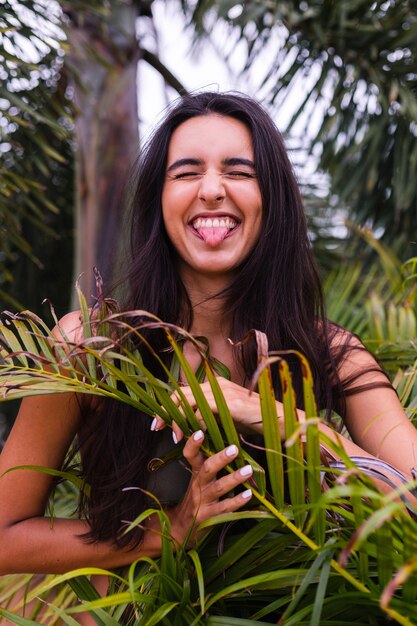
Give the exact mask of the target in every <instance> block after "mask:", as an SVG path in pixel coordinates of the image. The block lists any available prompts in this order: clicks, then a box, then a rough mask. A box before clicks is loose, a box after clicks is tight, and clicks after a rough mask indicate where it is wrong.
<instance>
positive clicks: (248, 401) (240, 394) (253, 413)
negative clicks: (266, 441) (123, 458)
mask: <svg viewBox="0 0 417 626" xmlns="http://www.w3.org/2000/svg"><path fill="white" fill-rule="evenodd" d="M217 381H218V383H219V385H220V387H221V390H222V392H223V395H224V398H225V400H226V404H227V406H228V407H229V411H230V414H231V416H232V418H233V421H234V422H235V425H236V428H237V430H238V431H239V432H241V433H244V434H248V433H262V416H261V406H260V402H259V394H258V393H256V392H254V391H253V392H250V391H249V390H248V389H246V388H245V387H241V386H240V385H237V384H236V383H233V382H231V381H230V380H227V379H226V378H222V377H217ZM201 390H202V391H203V393H204V395H205V397H206V400H207V402H208V404H209V407H210V409H211V410H212V411H213V413H214V414H215V415H216V413H217V405H216V401H215V399H214V395H213V391H212V389H211V386H210V383H209V382H205V383H202V384H201ZM181 391H182V393H183V394H184V396H185V399H186V400H187V402H188V403H189V405H190V406H191V408H192V409H193V410H196V408H197V403H196V401H195V398H194V395H193V392H192V390H191V387H188V386H187V387H181ZM171 397H172V399H173V400H174V402H175V404H176V405H177V406H178V407H180V408H181V402H182V400H181V398H180V395H179V394H178V393H174V394H173V395H172V396H171ZM195 414H196V417H197V418H198V419H199V420H200V423H201V428H202V429H203V430H205V424H204V422H203V419H202V417H201V414H200V412H199V411H196V413H195ZM165 426H166V424H165V422H164V421H163V419H162V418H160V417H156V418H155V419H154V421H153V422H152V426H151V429H152V430H161V429H162V428H164V427H165ZM172 436H173V439H174V441H180V440H181V439H182V437H183V433H182V431H181V429H180V428H179V426H178V425H177V424H176V423H175V422H172Z"/></svg>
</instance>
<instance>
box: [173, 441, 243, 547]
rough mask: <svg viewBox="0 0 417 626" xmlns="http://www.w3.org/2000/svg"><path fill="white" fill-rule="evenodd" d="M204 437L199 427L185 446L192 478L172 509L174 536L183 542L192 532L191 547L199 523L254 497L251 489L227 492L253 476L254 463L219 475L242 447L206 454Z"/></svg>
mask: <svg viewBox="0 0 417 626" xmlns="http://www.w3.org/2000/svg"><path fill="white" fill-rule="evenodd" d="M203 441H204V433H203V431H201V430H199V431H197V432H196V433H194V434H193V435H192V436H191V437H190V438H189V439H188V441H187V442H186V444H185V446H184V457H185V458H186V459H187V461H188V463H189V464H190V467H191V472H192V478H191V481H190V484H189V486H188V489H187V492H186V494H185V496H184V498H183V499H182V501H181V502H180V503H179V504H178V505H177V506H176V507H174V508H173V509H171V510H170V512H169V516H170V520H171V529H172V537H173V538H174V539H175V540H176V541H177V542H179V543H183V542H184V541H185V539H186V538H187V536H188V534H189V535H190V536H189V540H188V543H187V547H192V546H193V545H194V543H195V542H196V540H197V538H198V537H197V527H198V525H199V524H200V523H201V522H204V521H205V520H207V519H209V518H212V517H216V516H217V515H221V514H222V513H231V512H232V511H237V510H238V509H240V508H241V507H242V506H244V505H245V504H246V503H247V502H248V501H249V500H250V498H251V497H252V491H251V489H244V490H242V491H241V492H240V493H238V494H237V495H231V496H227V494H229V493H230V492H231V491H234V490H235V488H236V487H238V486H239V485H242V483H244V482H245V481H247V480H249V479H250V477H251V476H252V473H253V470H252V467H251V466H250V465H245V466H244V467H242V468H240V469H238V470H236V471H234V472H232V473H231V474H226V475H224V476H221V477H220V478H218V477H217V475H218V473H219V472H220V471H221V470H222V469H224V468H225V467H226V466H227V465H229V463H231V462H232V461H233V460H234V459H235V458H236V457H237V455H238V452H239V451H238V448H237V447H236V446H235V445H231V446H229V447H228V448H226V449H225V450H222V451H221V452H217V453H216V454H214V455H213V456H211V457H208V458H204V456H203V454H202V452H201V444H202V443H203ZM224 496H227V497H224ZM190 531H191V532H190Z"/></svg>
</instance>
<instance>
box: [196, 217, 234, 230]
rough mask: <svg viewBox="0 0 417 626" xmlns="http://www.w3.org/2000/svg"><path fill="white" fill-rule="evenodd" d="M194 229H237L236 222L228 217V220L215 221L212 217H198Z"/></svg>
mask: <svg viewBox="0 0 417 626" xmlns="http://www.w3.org/2000/svg"><path fill="white" fill-rule="evenodd" d="M192 224H193V228H195V229H196V230H198V229H199V228H219V227H220V228H229V230H232V229H233V228H235V227H236V225H237V224H236V222H235V220H234V219H233V218H230V217H226V218H220V219H219V218H218V217H215V218H213V219H211V217H197V219H195V220H194V221H193V223H192Z"/></svg>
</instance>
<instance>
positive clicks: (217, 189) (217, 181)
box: [198, 172, 226, 206]
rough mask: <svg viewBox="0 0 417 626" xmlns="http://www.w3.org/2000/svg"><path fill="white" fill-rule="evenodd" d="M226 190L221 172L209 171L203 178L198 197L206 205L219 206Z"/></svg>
mask: <svg viewBox="0 0 417 626" xmlns="http://www.w3.org/2000/svg"><path fill="white" fill-rule="evenodd" d="M225 196H226V191H225V188H224V185H223V181H222V178H221V175H220V174H217V173H215V172H207V173H206V174H205V175H204V176H203V177H202V179H201V183H200V188H199V190H198V198H199V200H201V201H202V202H203V203H204V204H206V205H210V204H212V205H214V206H217V205H218V204H219V203H220V202H222V201H223V200H224V198H225Z"/></svg>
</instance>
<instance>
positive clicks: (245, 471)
mask: <svg viewBox="0 0 417 626" xmlns="http://www.w3.org/2000/svg"><path fill="white" fill-rule="evenodd" d="M252 472H253V470H252V467H251V466H250V465H245V466H244V467H242V469H240V470H239V474H240V475H241V476H250V475H251V474H252Z"/></svg>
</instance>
